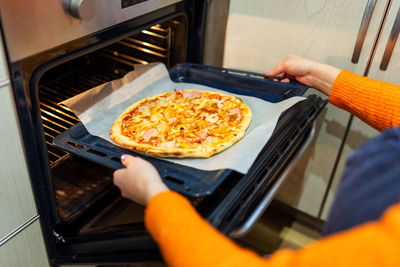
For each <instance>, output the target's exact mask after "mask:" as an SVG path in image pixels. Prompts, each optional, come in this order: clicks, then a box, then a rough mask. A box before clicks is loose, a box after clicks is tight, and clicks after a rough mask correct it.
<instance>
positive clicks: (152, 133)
mask: <svg viewBox="0 0 400 267" xmlns="http://www.w3.org/2000/svg"><path fill="white" fill-rule="evenodd" d="M157 134H158V131H157V129H154V128H152V129H150V130H147V131H146V132H145V133H144V134H143V140H144V141H149V139H150V138H151V137H153V136H157Z"/></svg>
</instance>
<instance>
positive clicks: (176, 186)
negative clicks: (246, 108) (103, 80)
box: [53, 63, 318, 197]
mask: <svg viewBox="0 0 400 267" xmlns="http://www.w3.org/2000/svg"><path fill="white" fill-rule="evenodd" d="M169 75H170V77H171V79H172V80H173V81H175V82H186V83H196V84H202V85H206V86H210V87H214V88H218V89H221V90H224V91H227V92H231V93H235V94H239V95H248V96H254V97H258V98H261V99H264V100H266V101H269V102H273V103H276V102H279V101H282V100H285V99H288V98H290V97H293V96H301V95H303V94H304V92H305V91H306V90H307V88H308V87H307V86H305V85H303V84H301V83H298V82H296V81H292V82H290V83H281V82H278V81H274V80H272V79H265V78H264V76H263V75H261V74H257V73H252V72H246V71H238V70H231V69H224V68H218V67H210V66H205V65H199V64H191V63H185V64H179V65H176V66H174V67H172V68H171V69H170V70H169ZM307 101H312V100H310V98H308V99H307V100H306V102H307ZM302 102H305V101H302ZM314 102H315V100H314ZM317 102H318V101H317ZM310 106H311V107H312V105H307V104H304V103H302V104H296V105H294V106H293V107H291V108H290V110H291V111H293V110H295V111H296V112H286V113H285V114H293V115H286V116H281V118H280V119H279V121H278V124H277V127H276V129H279V131H276V129H275V132H274V134H273V135H272V137H271V138H270V140H269V141H268V143H267V144H266V147H264V149H263V150H262V152H260V154H259V155H258V157H257V160H256V161H255V163H254V164H253V166H252V167H251V168H250V170H249V172H250V171H251V169H253V168H257V166H254V165H260V164H268V162H267V161H268V160H269V159H271V158H273V157H271V155H273V153H274V151H273V147H274V146H271V144H272V143H274V142H281V141H282V140H281V139H282V138H286V137H287V134H282V131H286V132H288V131H294V130H293V127H291V126H290V125H291V123H288V122H290V121H291V120H293V122H296V121H297V123H299V118H298V114H300V113H299V112H300V111H301V110H303V109H305V108H307V107H308V108H310ZM296 109H298V112H297V110H296ZM253 112H257V111H253ZM293 124H295V123H293ZM282 128H283V129H282ZM276 133H279V134H276ZM295 134H296V133H295ZM53 144H54V145H56V146H57V147H60V148H62V149H64V150H66V151H68V152H70V153H72V154H74V155H76V156H79V157H82V158H85V159H88V160H90V161H94V162H96V163H98V164H101V165H104V166H106V167H109V168H112V169H120V168H122V167H123V166H122V164H121V162H120V156H121V155H122V154H131V155H134V156H140V157H142V158H144V159H146V160H148V161H149V162H151V163H152V164H153V165H154V166H155V167H156V168H157V170H158V172H159V173H160V175H161V177H162V178H163V180H164V181H165V182H166V183H167V185H168V186H169V187H170V188H171V189H172V190H175V191H178V192H180V193H183V194H185V195H187V196H191V197H200V196H207V195H210V194H212V193H213V192H214V191H215V190H216V189H217V188H218V186H219V185H220V184H221V183H222V182H224V181H225V179H226V178H227V177H228V176H231V175H232V174H233V173H236V172H235V171H233V170H231V169H221V170H216V171H204V170H199V169H195V168H191V167H187V166H184V165H180V164H175V163H172V162H169V161H165V160H162V159H158V158H153V157H148V156H144V155H141V154H138V153H135V152H133V151H130V150H127V149H124V148H121V147H118V146H116V145H114V144H112V143H110V142H108V141H106V140H104V139H102V138H99V137H97V136H93V135H91V134H89V133H88V131H87V130H86V128H85V127H84V125H83V124H82V123H78V124H76V125H75V126H73V127H71V128H70V129H68V130H66V131H65V132H63V133H62V134H60V135H58V136H56V137H55V138H54V140H53ZM268 147H271V149H268ZM260 159H261V160H260ZM263 159H265V160H263ZM199 160H201V159H199ZM236 174H237V173H236Z"/></svg>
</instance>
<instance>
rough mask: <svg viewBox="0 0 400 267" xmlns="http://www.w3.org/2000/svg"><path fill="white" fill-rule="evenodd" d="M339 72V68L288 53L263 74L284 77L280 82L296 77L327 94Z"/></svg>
mask: <svg viewBox="0 0 400 267" xmlns="http://www.w3.org/2000/svg"><path fill="white" fill-rule="evenodd" d="M339 72H340V69H338V68H335V67H332V66H329V65H326V64H321V63H318V62H315V61H311V60H308V59H305V58H302V57H300V56H296V55H290V56H287V57H286V58H285V59H283V60H282V61H281V62H279V63H278V64H277V65H276V66H275V67H274V68H273V69H272V70H270V71H265V73H264V74H265V75H269V76H282V77H286V78H285V79H283V80H282V82H288V81H289V79H296V80H297V81H299V82H301V83H304V84H305V85H307V86H309V87H313V88H315V89H318V90H320V91H321V92H323V93H325V94H326V95H329V93H330V92H331V89H332V85H333V83H334V81H335V80H336V77H337V76H338V74H339ZM287 78H289V79H287Z"/></svg>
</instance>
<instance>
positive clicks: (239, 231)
mask: <svg viewBox="0 0 400 267" xmlns="http://www.w3.org/2000/svg"><path fill="white" fill-rule="evenodd" d="M314 134H315V121H314V122H313V125H312V128H311V131H310V133H309V135H308V137H307V139H306V140H305V141H304V143H303V145H302V146H301V148H300V149H299V150H298V152H297V153H296V155H295V156H294V157H293V158H292V160H291V162H290V163H289V165H288V167H287V168H286V169H285V170H284V171H283V173H282V174H281V175H280V176H279V178H278V179H277V180H276V181H275V183H274V185H273V186H272V187H271V190H269V191H268V193H267V194H266V195H265V197H264V198H263V199H262V200H261V202H260V204H258V206H257V207H256V208H255V209H254V211H253V213H252V214H251V215H250V216H249V217H248V218H247V220H246V221H245V222H244V223H243V224H242V225H241V226H240V227H238V228H236V229H234V230H233V231H232V232H231V233H230V234H229V236H230V237H232V238H241V237H243V236H244V235H246V234H247V233H248V232H249V231H250V229H251V228H252V227H253V226H254V224H255V223H256V222H257V221H258V219H259V218H260V217H261V215H262V214H263V213H264V211H265V209H266V208H267V207H268V205H269V204H270V203H271V201H272V200H273V199H274V197H275V195H276V193H277V192H278V189H279V188H280V187H281V185H282V184H283V182H284V181H285V180H286V179H287V177H288V176H289V174H290V173H291V172H292V170H293V169H294V167H296V165H297V163H298V161H299V160H300V158H301V156H302V155H303V154H304V152H305V151H306V149H307V148H308V147H309V146H310V144H311V141H312V139H313V137H314Z"/></svg>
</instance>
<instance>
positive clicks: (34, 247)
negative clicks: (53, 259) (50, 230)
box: [0, 221, 49, 267]
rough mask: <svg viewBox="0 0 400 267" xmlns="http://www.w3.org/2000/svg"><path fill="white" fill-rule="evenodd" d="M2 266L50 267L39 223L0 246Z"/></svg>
mask: <svg viewBox="0 0 400 267" xmlns="http://www.w3.org/2000/svg"><path fill="white" fill-rule="evenodd" d="M0 266H7V267H21V266H37V267H45V266H49V263H48V260H47V256H46V249H45V246H44V243H43V239H42V232H41V229H40V224H39V221H35V222H34V223H32V224H31V225H30V226H28V227H27V228H25V229H24V230H23V231H22V232H20V233H19V234H17V235H16V236H14V237H13V238H11V239H10V240H9V241H7V242H6V243H5V244H4V245H2V246H0Z"/></svg>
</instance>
